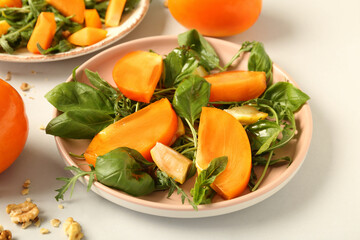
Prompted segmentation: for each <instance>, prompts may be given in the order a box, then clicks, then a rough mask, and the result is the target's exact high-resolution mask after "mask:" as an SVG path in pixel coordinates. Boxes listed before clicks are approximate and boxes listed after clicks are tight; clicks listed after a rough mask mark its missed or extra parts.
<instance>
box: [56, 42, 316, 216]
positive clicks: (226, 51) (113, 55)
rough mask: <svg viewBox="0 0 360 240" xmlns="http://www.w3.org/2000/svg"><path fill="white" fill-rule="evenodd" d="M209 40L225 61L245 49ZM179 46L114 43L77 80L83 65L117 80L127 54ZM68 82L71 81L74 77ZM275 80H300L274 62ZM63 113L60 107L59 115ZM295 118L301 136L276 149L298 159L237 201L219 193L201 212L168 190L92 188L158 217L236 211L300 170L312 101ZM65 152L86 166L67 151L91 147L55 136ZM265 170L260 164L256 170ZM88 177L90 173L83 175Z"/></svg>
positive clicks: (186, 187)
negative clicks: (138, 193)
mask: <svg viewBox="0 0 360 240" xmlns="http://www.w3.org/2000/svg"><path fill="white" fill-rule="evenodd" d="M207 40H208V41H209V42H210V44H211V45H212V46H213V47H214V48H215V51H216V52H217V53H218V55H219V57H220V59H221V61H222V64H224V63H225V62H228V61H229V60H230V59H231V57H232V56H233V55H234V54H235V53H236V52H237V51H238V49H239V48H240V46H239V45H237V44H234V43H230V42H226V41H223V40H219V39H212V38H207ZM176 46H177V37H176V36H159V37H150V38H144V39H139V40H135V41H131V42H127V43H123V44H120V45H118V46H115V47H112V48H111V49H108V50H106V51H104V52H102V53H100V54H98V55H96V56H95V57H93V58H91V59H90V60H88V61H87V62H85V63H84V64H82V65H81V66H80V67H79V68H78V70H77V72H76V75H77V79H78V81H81V82H85V83H89V82H88V80H87V78H86V76H85V74H84V69H86V68H87V69H89V70H92V71H97V72H98V73H99V74H100V76H101V77H103V78H104V79H105V80H107V81H108V82H109V83H111V84H113V85H114V82H113V80H112V69H113V67H114V64H115V63H116V61H117V60H118V59H119V58H121V57H122V56H123V55H124V54H126V53H128V52H130V51H134V50H150V49H151V50H153V51H155V52H157V53H159V54H162V55H165V54H167V53H169V52H170V51H171V50H172V49H173V48H175V47H176ZM236 68H237V69H246V63H245V62H242V63H241V64H240V65H238V66H236ZM68 81H71V76H70V77H69V79H68ZM274 81H290V82H292V83H294V84H295V82H294V81H293V80H292V79H291V78H290V77H289V76H288V75H287V74H286V73H285V72H284V71H282V70H281V69H280V68H279V67H278V66H276V65H274ZM57 114H59V113H58V112H56V114H55V115H57ZM296 122H297V128H298V133H297V135H296V137H295V138H294V139H293V140H292V141H291V142H290V143H289V144H288V145H287V146H286V148H284V149H282V151H281V152H277V154H278V156H281V155H287V156H290V157H292V158H293V163H292V164H291V165H290V166H289V167H287V166H285V165H283V166H278V167H273V168H271V169H270V171H269V173H268V175H267V176H266V178H265V180H264V181H263V183H262V184H261V186H260V187H259V189H258V190H257V191H255V192H249V191H246V192H244V193H243V194H242V195H241V196H239V197H237V198H235V199H232V200H223V199H221V198H220V197H218V196H216V197H215V198H214V201H213V203H212V204H209V205H202V206H199V210H198V211H194V210H193V208H192V207H191V206H190V205H189V204H188V203H185V204H184V205H182V204H181V200H180V197H179V196H178V195H177V194H176V193H174V194H173V195H172V196H171V197H170V198H167V192H155V193H152V194H150V195H149V196H144V197H132V196H130V195H128V194H126V193H124V192H121V191H118V190H114V189H111V188H109V187H106V186H104V185H102V184H101V183H99V182H96V183H95V184H94V185H93V187H92V190H93V191H94V192H95V193H97V194H99V195H100V196H102V197H104V198H106V199H108V200H110V201H112V202H114V203H116V204H118V205H121V206H123V207H126V208H129V209H132V210H135V211H139V212H143V213H147V214H152V215H158V216H166V217H176V218H199V217H207V216H215V215H221V214H225V213H230V212H233V211H237V210H240V209H243V208H246V207H249V206H251V205H253V204H255V203H258V202H260V201H262V200H264V199H266V198H267V197H269V196H271V195H272V194H274V193H275V192H276V191H278V190H280V189H281V188H282V187H283V186H284V185H285V184H286V183H287V182H289V180H290V179H291V178H292V177H293V176H294V175H295V173H296V172H297V171H298V170H299V168H300V166H301V164H302V163H303V161H304V159H305V156H306V153H307V151H308V148H309V145H310V140H311V135H312V116H311V111H310V107H309V105H307V104H306V105H304V106H303V107H302V109H301V110H300V111H299V112H298V113H296ZM55 140H56V143H57V146H58V149H59V151H60V154H61V156H62V157H63V158H64V160H65V162H66V164H67V165H73V166H78V167H80V168H83V169H86V167H84V165H81V164H82V163H84V161H83V160H78V159H75V158H73V157H71V156H70V155H69V154H68V153H69V152H72V153H75V154H82V153H83V152H84V151H85V149H86V147H87V146H88V144H89V142H90V141H88V140H69V139H63V138H59V137H56V138H55ZM257 170H258V171H261V169H257ZM83 180H85V181H86V182H87V180H88V178H85V179H83ZM193 184H194V179H190V180H189V181H187V182H186V183H185V184H184V185H183V186H182V187H183V189H184V190H186V192H189V190H190V189H191V188H192V186H193Z"/></svg>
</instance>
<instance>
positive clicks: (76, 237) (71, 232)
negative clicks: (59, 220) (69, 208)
mask: <svg viewBox="0 0 360 240" xmlns="http://www.w3.org/2000/svg"><path fill="white" fill-rule="evenodd" d="M63 229H64V231H65V233H66V235H68V236H69V240H80V239H81V238H83V237H84V234H83V233H82V232H81V226H80V224H79V223H78V222H76V221H74V219H73V218H72V217H69V218H68V219H66V221H65V222H64V227H63Z"/></svg>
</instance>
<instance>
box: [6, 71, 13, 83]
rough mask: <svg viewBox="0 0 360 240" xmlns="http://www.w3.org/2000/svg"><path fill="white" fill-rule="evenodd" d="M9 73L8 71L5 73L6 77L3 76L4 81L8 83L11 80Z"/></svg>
mask: <svg viewBox="0 0 360 240" xmlns="http://www.w3.org/2000/svg"><path fill="white" fill-rule="evenodd" d="M11 75H12V74H11V72H10V71H8V72H7V73H6V76H5V81H10V80H11Z"/></svg>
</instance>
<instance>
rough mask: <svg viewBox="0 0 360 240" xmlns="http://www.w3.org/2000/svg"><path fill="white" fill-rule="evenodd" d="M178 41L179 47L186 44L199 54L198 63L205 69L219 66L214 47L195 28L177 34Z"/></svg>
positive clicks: (208, 69)
mask: <svg viewBox="0 0 360 240" xmlns="http://www.w3.org/2000/svg"><path fill="white" fill-rule="evenodd" d="M178 43H179V46H180V47H183V46H187V47H188V48H190V49H193V50H194V51H195V52H197V53H198V54H199V64H200V65H201V66H203V67H204V68H205V69H206V71H208V72H209V71H210V70H212V69H214V68H216V67H219V62H220V60H219V57H218V55H217V53H216V52H215V50H214V48H213V47H212V46H211V45H210V44H209V43H208V42H207V41H206V39H205V38H204V37H203V36H202V35H201V34H200V33H199V32H198V31H196V30H195V29H192V30H189V31H187V32H184V33H181V34H179V35H178Z"/></svg>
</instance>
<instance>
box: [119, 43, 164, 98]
mask: <svg viewBox="0 0 360 240" xmlns="http://www.w3.org/2000/svg"><path fill="white" fill-rule="evenodd" d="M162 69H163V59H162V56H161V55H159V54H157V53H154V52H147V51H140V50H139V51H133V52H130V53H128V54H126V55H125V56H124V57H122V58H121V59H120V60H119V61H118V62H117V63H116V64H115V67H114V69H113V79H114V81H115V83H116V85H117V87H118V88H119V90H120V91H121V92H122V93H123V94H124V95H125V96H126V97H128V98H130V99H131V100H135V101H138V102H145V103H149V102H150V99H151V97H152V95H153V93H154V90H155V88H156V85H157V83H158V82H159V80H160V77H161V74H162Z"/></svg>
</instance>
